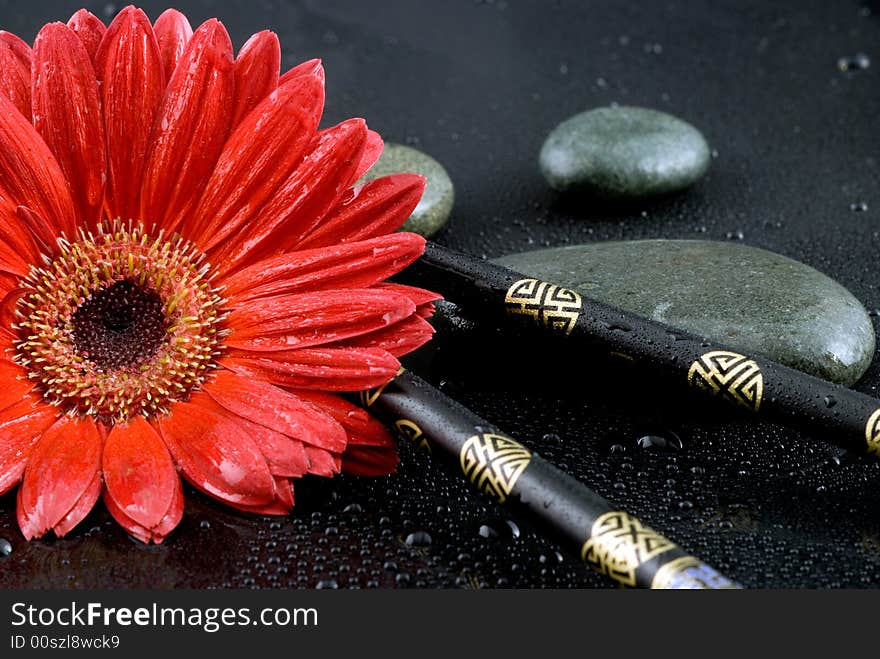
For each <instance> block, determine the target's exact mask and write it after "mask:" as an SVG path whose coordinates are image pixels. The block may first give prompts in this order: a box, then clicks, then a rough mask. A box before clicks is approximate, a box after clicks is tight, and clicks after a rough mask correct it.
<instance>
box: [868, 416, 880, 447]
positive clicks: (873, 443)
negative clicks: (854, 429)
mask: <svg viewBox="0 0 880 659" xmlns="http://www.w3.org/2000/svg"><path fill="white" fill-rule="evenodd" d="M865 440H866V441H867V442H868V453H874V454H875V455H878V456H880V409H878V410H877V411H875V412H874V413H873V414H872V415H871V417H870V418H869V419H868V423H867V425H866V426H865Z"/></svg>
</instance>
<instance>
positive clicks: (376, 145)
mask: <svg viewBox="0 0 880 659" xmlns="http://www.w3.org/2000/svg"><path fill="white" fill-rule="evenodd" d="M383 146H385V143H384V142H383V141H382V136H381V135H379V133H377V132H376V131H374V130H369V131H367V142H366V144H365V145H364V152H363V153H362V154H361V159H360V161H359V162H358V167H357V169H356V170H355V172H354V175H353V177H352V179H351V180H350V181H349V182H348V184H349V185H353V184H354V182H355V181H357V180H358V179H359V178H360V177H361V176H363V175H364V174H366V173H367V170H369V169H370V167H372V166H373V165H375V164H376V161H377V160H378V159H379V156H381V155H382V147H383Z"/></svg>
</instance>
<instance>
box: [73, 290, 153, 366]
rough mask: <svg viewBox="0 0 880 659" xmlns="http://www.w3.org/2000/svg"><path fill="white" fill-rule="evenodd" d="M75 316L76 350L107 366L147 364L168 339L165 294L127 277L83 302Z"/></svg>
mask: <svg viewBox="0 0 880 659" xmlns="http://www.w3.org/2000/svg"><path fill="white" fill-rule="evenodd" d="M71 320H72V324H73V342H74V345H75V347H76V351H77V352H78V353H79V354H80V355H82V356H83V357H86V358H88V359H89V360H90V361H92V362H93V363H94V364H95V365H97V366H98V367H99V368H102V369H104V370H112V369H117V368H122V367H124V366H130V365H132V364H143V363H144V362H146V361H147V360H148V359H149V358H150V357H152V356H153V355H155V354H156V351H157V350H159V347H160V346H161V345H162V342H163V341H164V340H165V328H166V322H165V320H166V318H165V311H164V309H163V305H162V298H160V297H159V296H158V295H157V294H156V292H155V291H153V290H150V289H146V288H142V287H140V286H138V285H137V284H135V283H133V282H131V281H128V280H127V279H124V280H122V281H117V282H116V283H115V284H110V286H108V287H107V288H105V289H103V290H101V291H99V292H98V293H96V294H95V295H93V296H92V297H91V298H90V299H89V300H86V301H85V302H83V303H82V304H81V305H80V306H79V308H78V309H77V310H76V311H74V312H73V317H72V319H71Z"/></svg>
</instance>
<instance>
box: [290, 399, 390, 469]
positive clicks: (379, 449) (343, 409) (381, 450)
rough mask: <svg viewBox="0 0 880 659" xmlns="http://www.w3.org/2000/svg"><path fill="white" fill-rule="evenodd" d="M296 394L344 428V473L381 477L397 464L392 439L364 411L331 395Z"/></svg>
mask: <svg viewBox="0 0 880 659" xmlns="http://www.w3.org/2000/svg"><path fill="white" fill-rule="evenodd" d="M295 393H296V394H297V395H298V396H300V397H302V398H304V399H305V400H308V401H310V402H311V403H313V404H314V405H317V406H319V407H320V408H321V409H322V410H324V411H325V412H327V414H329V415H330V416H332V417H333V418H334V419H336V420H337V421H339V422H340V423H341V424H342V426H343V427H344V428H345V431H346V433H348V446H347V447H346V449H345V451H344V452H343V454H342V471H343V473H346V474H353V475H356V476H384V475H386V474H390V473H391V472H393V471H394V469H395V468H396V467H397V464H398V462H399V461H400V460H399V458H398V457H397V449H396V443H395V441H394V438H393V437H392V436H391V433H390V432H388V430H387V428H385V426H384V425H382V424H381V423H380V422H379V421H378V420H376V419H375V418H373V417H372V416H370V414H369V413H368V412H367V411H366V410H364V409H362V408H360V407H357V406H356V405H354V404H352V403H350V402H348V401H347V400H345V399H344V398H340V397H339V396H336V395H334V394H328V393H324V392H320V391H296V392H295Z"/></svg>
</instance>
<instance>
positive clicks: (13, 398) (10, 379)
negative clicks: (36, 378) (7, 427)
mask: <svg viewBox="0 0 880 659" xmlns="http://www.w3.org/2000/svg"><path fill="white" fill-rule="evenodd" d="M33 388H34V383H33V381H31V380H28V379H27V376H26V373H25V371H24V369H23V368H22V367H21V366H19V365H18V364H16V363H15V362H13V361H10V360H9V356H8V355H0V410H5V409H6V408H7V407H9V406H10V405H13V404H14V403H20V402H22V399H24V398H25V397H26V396H27V395H28V393H29V392H30V391H31V390H32V389H33ZM56 411H57V410H56Z"/></svg>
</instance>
